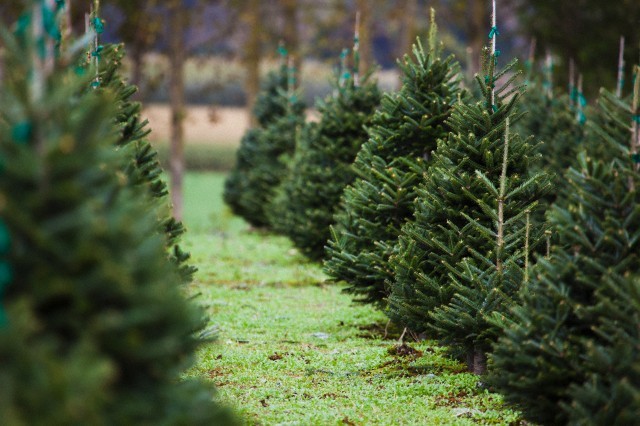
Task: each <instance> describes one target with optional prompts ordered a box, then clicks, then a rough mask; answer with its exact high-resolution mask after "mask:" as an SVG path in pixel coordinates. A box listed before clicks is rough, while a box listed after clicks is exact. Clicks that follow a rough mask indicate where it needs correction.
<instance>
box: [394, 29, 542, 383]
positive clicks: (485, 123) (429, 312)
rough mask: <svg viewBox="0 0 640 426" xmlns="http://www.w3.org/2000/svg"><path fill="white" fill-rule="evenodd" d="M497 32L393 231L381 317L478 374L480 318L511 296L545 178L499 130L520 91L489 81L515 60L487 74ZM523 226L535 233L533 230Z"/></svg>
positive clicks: (483, 339)
mask: <svg viewBox="0 0 640 426" xmlns="http://www.w3.org/2000/svg"><path fill="white" fill-rule="evenodd" d="M496 33H497V30H496V28H495V25H494V27H493V29H492V31H491V35H490V38H492V45H491V48H487V49H485V60H484V62H485V65H484V72H485V77H484V78H480V77H476V81H477V83H478V85H479V88H480V92H481V93H482V98H481V99H479V100H477V101H476V102H459V103H457V104H456V105H455V106H454V108H453V112H452V113H451V117H450V118H449V120H448V124H449V126H450V127H451V129H452V131H451V133H450V134H449V136H448V138H447V139H446V140H441V141H439V142H438V147H437V149H436V151H435V153H434V159H433V160H432V164H431V167H430V168H429V170H428V174H427V176H426V180H425V181H424V182H423V183H422V184H421V185H420V186H419V188H418V190H417V194H418V198H417V199H416V212H415V218H414V220H413V221H412V222H409V223H407V224H406V225H405V226H404V227H403V228H402V232H401V234H400V237H399V241H398V246H397V248H396V251H395V253H394V255H392V256H391V259H390V262H391V265H392V267H393V268H394V272H395V281H394V282H393V283H392V288H391V295H390V297H389V309H388V312H389V316H390V318H391V319H392V320H394V321H395V322H397V323H399V324H402V325H406V326H409V327H410V328H412V329H413V330H416V331H425V330H428V331H429V332H430V333H432V335H433V337H435V338H437V339H439V340H440V341H442V342H443V343H447V344H451V345H453V346H454V350H456V351H460V352H462V353H464V354H466V355H467V360H468V361H469V364H470V367H472V368H473V370H474V371H475V372H477V373H483V370H484V366H485V364H486V362H485V360H484V357H485V354H486V352H487V351H488V349H489V344H490V342H491V341H492V340H493V339H494V338H495V335H496V333H495V329H496V327H495V326H493V325H492V324H490V323H489V321H488V319H489V317H490V315H491V313H492V312H500V311H503V310H505V309H506V308H507V307H508V305H509V303H511V298H512V297H513V296H514V293H515V288H514V285H513V282H514V281H517V279H516V278H513V277H516V276H518V275H519V274H520V271H519V270H520V269H522V267H523V260H524V258H525V257H526V254H525V255H523V251H524V249H525V246H526V244H525V238H526V234H527V232H526V230H527V228H528V227H527V226H526V221H525V217H526V214H527V212H533V211H534V210H535V208H536V204H537V200H538V199H539V198H540V196H541V195H542V194H543V193H544V191H545V189H546V187H547V185H548V184H547V182H546V178H545V175H544V174H542V173H532V172H531V164H532V163H533V162H534V161H535V159H536V158H535V154H534V150H535V146H534V145H532V144H531V140H530V139H522V138H521V137H520V136H519V135H518V134H513V135H510V134H509V132H508V130H507V129H508V127H509V124H508V123H509V122H513V123H515V122H517V120H518V119H519V118H520V117H521V116H522V113H520V112H518V111H517V110H516V108H517V106H518V104H519V102H520V96H521V90H522V89H521V88H520V87H513V88H512V87H511V83H513V82H514V81H515V80H516V79H517V78H518V75H517V73H514V74H513V75H511V76H510V77H509V78H508V79H507V81H506V82H505V83H504V84H497V81H498V80H499V79H500V78H501V77H502V76H504V75H506V74H508V73H510V72H511V71H512V69H513V67H514V65H515V61H514V62H512V63H511V64H509V65H508V66H507V67H505V68H504V69H503V70H501V71H499V72H496V63H497V55H496V54H495V53H494V51H495V37H494V36H495V35H496ZM496 86H497V87H496ZM529 228H532V230H533V231H532V232H533V233H534V234H537V233H538V232H539V231H538V229H539V228H540V225H539V224H537V223H535V222H534V223H533V224H532V225H531V226H530V227H529ZM515 287H516V288H517V286H515ZM471 355H474V356H475V360H473V362H472V358H473V357H472V356H471Z"/></svg>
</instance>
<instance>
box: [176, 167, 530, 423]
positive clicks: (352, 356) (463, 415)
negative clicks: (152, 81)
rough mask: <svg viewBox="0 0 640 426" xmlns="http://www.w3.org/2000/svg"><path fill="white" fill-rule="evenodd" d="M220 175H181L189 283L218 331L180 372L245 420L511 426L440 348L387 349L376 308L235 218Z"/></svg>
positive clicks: (281, 241)
mask: <svg viewBox="0 0 640 426" xmlns="http://www.w3.org/2000/svg"><path fill="white" fill-rule="evenodd" d="M223 181H224V176H223V175H220V174H194V173H192V174H189V175H188V176H187V180H186V193H185V203H186V205H185V214H186V217H185V223H186V225H187V227H188V228H189V233H188V234H187V237H186V239H185V246H186V248H187V249H189V250H190V251H191V252H192V255H193V259H194V261H195V263H196V265H197V266H198V268H199V272H198V273H197V276H196V280H195V282H194V283H193V284H192V285H191V287H190V288H189V292H190V294H192V295H196V298H195V300H196V301H197V303H199V304H200V305H202V307H203V308H204V310H205V312H206V313H207V315H209V317H210V325H211V326H217V327H219V330H220V331H219V339H218V341H217V342H216V343H213V344H209V345H207V346H205V347H203V348H202V349H201V351H200V353H199V359H198V363H197V365H196V367H194V368H193V369H192V370H191V371H189V372H188V375H190V376H195V377H199V378H201V379H204V380H209V381H212V382H213V383H214V384H215V385H216V386H217V388H218V390H219V398H220V399H221V400H222V401H223V402H224V403H226V404H228V405H230V406H232V407H233V408H234V409H235V410H236V411H237V412H238V414H239V415H240V416H241V418H242V419H243V420H244V422H245V423H246V424H250V425H254V424H255V425H285V424H286V425H339V424H347V425H354V424H355V425H404V424H406V425H418V424H419V425H472V424H502V425H508V424H517V422H518V414H517V413H516V412H514V411H512V410H510V409H507V408H505V407H503V405H502V400H501V397H500V396H498V395H495V394H491V393H489V392H487V391H486V390H482V389H480V388H479V387H478V386H477V382H478V378H477V377H476V376H474V375H472V374H469V373H466V372H464V366H462V365H461V364H459V363H458V362H455V361H453V360H451V359H449V358H447V357H446V356H445V354H444V349H443V348H440V347H438V346H436V345H434V344H433V343H432V342H420V343H412V344H411V347H412V348H413V349H415V351H406V352H407V353H400V354H398V353H393V352H394V351H393V350H391V351H390V349H393V348H394V346H395V343H396V339H397V337H398V336H397V330H392V333H391V335H390V336H388V337H387V338H385V337H384V327H385V317H384V315H382V314H381V313H380V312H377V311H375V310H374V309H372V308H371V307H369V306H362V305H354V304H352V302H351V300H350V298H349V297H348V296H347V295H344V294H343V293H342V292H341V289H340V288H339V287H338V286H335V285H327V284H324V283H323V280H324V276H323V274H322V271H321V268H320V266H318V265H316V264H312V263H309V262H306V261H305V260H304V258H303V257H302V256H300V255H299V254H298V253H297V251H296V250H294V249H293V247H292V245H291V243H290V242H289V241H288V240H286V239H285V238H282V237H276V236H273V235H268V234H264V233H261V232H256V231H252V230H250V229H249V227H248V226H247V225H246V224H245V223H244V222H243V221H242V220H240V219H238V218H235V217H233V216H232V215H231V214H230V213H229V212H228V211H227V210H226V209H225V207H224V206H223V204H222V197H221V193H222V185H223Z"/></svg>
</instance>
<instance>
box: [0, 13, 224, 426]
mask: <svg viewBox="0 0 640 426" xmlns="http://www.w3.org/2000/svg"><path fill="white" fill-rule="evenodd" d="M52 3H53V2H47V3H44V2H42V1H37V2H36V1H34V2H33V8H32V10H31V14H30V19H28V20H24V21H23V23H22V24H21V25H19V26H18V27H17V32H16V34H15V35H12V34H10V33H9V32H8V31H6V30H5V29H4V28H3V29H2V30H1V32H2V37H3V39H4V44H5V46H6V49H7V50H6V57H5V61H6V63H5V65H6V75H5V78H4V80H3V81H2V83H0V84H1V87H0V97H1V99H0V159H2V165H3V167H2V179H0V192H1V193H2V194H3V200H4V201H3V214H2V220H3V224H4V226H0V241H1V244H0V250H1V251H2V263H1V264H0V265H1V266H0V271H1V272H0V281H1V282H2V283H3V284H8V287H7V288H6V292H5V295H4V301H3V305H4V307H5V308H6V313H7V321H6V322H5V323H3V324H0V358H1V359H2V363H0V382H1V383H2V386H0V423H2V424H11V425H14V424H38V423H41V422H43V421H46V422H47V423H51V424H80V423H90V424H100V423H108V424H161V423H166V424H199V425H210V424H230V422H232V420H231V419H230V418H229V415H228V413H226V412H224V411H222V410H220V408H219V407H218V406H217V404H215V403H213V402H212V400H211V389H209V388H207V387H206V386H203V385H201V384H198V383H196V382H192V381H183V380H181V374H182V373H183V372H184V370H185V369H186V368H188V367H189V366H190V361H191V359H192V356H193V353H194V351H195V349H196V347H197V345H198V343H199V340H198V339H197V338H196V337H195V336H194V330H197V329H198V328H200V327H201V326H202V321H201V313H200V312H198V311H195V310H194V309H193V307H191V306H190V305H189V304H188V303H187V302H186V301H185V300H184V298H183V296H182V294H181V291H180V288H179V286H178V285H177V284H178V283H179V282H180V281H181V279H180V277H179V272H178V270H177V268H176V265H175V264H174V263H173V262H170V261H168V259H167V256H166V251H165V240H164V238H163V236H162V235H160V234H159V233H158V232H157V214H158V211H157V209H156V208H155V206H154V204H153V203H152V202H151V198H150V196H149V194H148V191H147V190H146V189H145V188H143V187H141V186H137V185H130V184H129V182H128V177H127V176H125V175H124V174H123V173H122V172H121V170H123V169H124V168H125V165H126V163H127V162H128V161H129V157H128V155H125V153H124V152H123V151H126V149H124V148H123V149H121V150H114V149H113V145H114V144H115V143H116V141H117V139H118V134H119V130H120V129H118V127H117V126H116V124H115V122H116V119H115V117H116V114H117V111H116V108H115V103H116V102H115V101H116V100H115V96H114V94H112V93H110V91H108V90H104V91H101V90H96V91H90V92H89V93H87V91H86V88H87V87H89V86H90V84H91V82H92V81H93V79H94V75H93V73H89V74H86V73H85V75H78V69H77V68H76V65H77V64H78V63H79V62H80V61H81V57H80V56H78V55H71V53H70V52H64V53H63V54H61V55H59V56H54V53H53V48H52V46H53V44H54V40H52V38H54V30H53V29H54V28H55V22H54V21H53V16H54V10H52V7H53V6H51V4H52ZM25 16H26V15H25ZM43 47H44V49H43ZM83 54H84V53H82V52H81V53H80V55H83ZM80 74H81V73H80ZM43 419H46V420H43Z"/></svg>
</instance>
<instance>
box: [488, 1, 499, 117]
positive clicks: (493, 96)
mask: <svg viewBox="0 0 640 426" xmlns="http://www.w3.org/2000/svg"><path fill="white" fill-rule="evenodd" d="M492 5H493V13H492V14H491V28H492V30H493V29H494V28H497V27H498V24H497V17H496V0H493V1H492ZM496 38H497V35H496V34H494V36H493V37H491V58H490V60H491V61H493V60H494V58H495V55H496ZM490 77H491V80H493V75H491V76H490ZM494 83H495V82H494V81H491V86H492V87H491V108H493V107H494V106H495V104H496V91H495V88H494V87H493V86H494Z"/></svg>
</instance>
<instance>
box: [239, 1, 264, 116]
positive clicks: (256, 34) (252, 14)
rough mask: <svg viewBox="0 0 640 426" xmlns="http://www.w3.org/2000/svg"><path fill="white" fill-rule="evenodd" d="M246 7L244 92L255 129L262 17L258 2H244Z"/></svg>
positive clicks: (244, 15)
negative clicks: (246, 33)
mask: <svg viewBox="0 0 640 426" xmlns="http://www.w3.org/2000/svg"><path fill="white" fill-rule="evenodd" d="M246 3H247V7H246V10H245V11H244V13H243V17H244V20H245V21H246V26H247V31H248V35H247V38H246V41H245V48H244V57H243V59H244V61H243V62H244V65H245V69H246V77H245V86H244V87H245V92H246V94H247V111H248V114H249V124H250V126H251V127H255V126H256V125H257V124H258V123H257V117H256V115H255V114H254V113H253V109H254V107H255V104H256V100H257V98H258V92H259V91H260V58H261V56H262V49H261V41H262V37H261V34H262V16H261V8H260V0H246Z"/></svg>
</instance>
